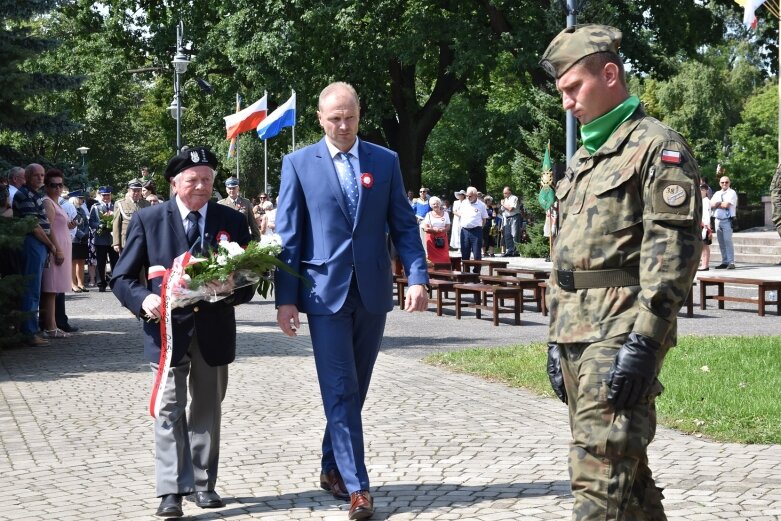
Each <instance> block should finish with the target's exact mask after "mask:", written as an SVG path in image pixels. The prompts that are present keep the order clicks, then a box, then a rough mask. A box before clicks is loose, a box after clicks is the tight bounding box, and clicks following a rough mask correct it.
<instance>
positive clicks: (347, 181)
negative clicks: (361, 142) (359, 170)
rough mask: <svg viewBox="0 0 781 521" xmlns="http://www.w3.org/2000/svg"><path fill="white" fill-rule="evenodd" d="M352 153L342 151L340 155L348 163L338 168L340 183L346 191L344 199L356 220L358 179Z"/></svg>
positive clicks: (343, 190) (353, 218)
mask: <svg viewBox="0 0 781 521" xmlns="http://www.w3.org/2000/svg"><path fill="white" fill-rule="evenodd" d="M351 156H352V154H350V153H349V152H348V153H344V152H341V153H339V157H341V158H342V161H344V162H345V163H347V164H346V165H345V166H344V168H341V169H337V170H338V171H339V184H341V185H342V192H343V193H344V200H345V202H346V203H347V210H348V211H349V212H350V217H352V220H353V222H355V215H356V214H357V213H358V181H356V179H355V169H354V168H353V164H352V163H351V162H350V157H351Z"/></svg>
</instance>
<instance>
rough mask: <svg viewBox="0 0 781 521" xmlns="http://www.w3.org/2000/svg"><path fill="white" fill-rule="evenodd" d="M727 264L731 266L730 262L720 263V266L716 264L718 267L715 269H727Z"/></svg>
mask: <svg viewBox="0 0 781 521" xmlns="http://www.w3.org/2000/svg"><path fill="white" fill-rule="evenodd" d="M727 266H729V264H719V265H718V266H716V268H715V269H717V270H723V269H726V268H727Z"/></svg>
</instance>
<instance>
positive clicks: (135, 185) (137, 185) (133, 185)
mask: <svg viewBox="0 0 781 521" xmlns="http://www.w3.org/2000/svg"><path fill="white" fill-rule="evenodd" d="M127 187H128V188H130V189H131V190H141V181H139V180H138V179H131V180H130V181H128V183H127Z"/></svg>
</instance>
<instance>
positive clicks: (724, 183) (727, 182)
mask: <svg viewBox="0 0 781 521" xmlns="http://www.w3.org/2000/svg"><path fill="white" fill-rule="evenodd" d="M719 184H720V185H728V184H729V181H719Z"/></svg>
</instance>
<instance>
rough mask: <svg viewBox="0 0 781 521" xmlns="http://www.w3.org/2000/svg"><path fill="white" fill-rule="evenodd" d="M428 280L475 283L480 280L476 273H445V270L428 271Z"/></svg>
mask: <svg viewBox="0 0 781 521" xmlns="http://www.w3.org/2000/svg"><path fill="white" fill-rule="evenodd" d="M428 275H429V277H430V278H434V279H442V280H452V281H455V282H462V283H466V282H477V281H479V280H480V275H479V274H478V273H471V272H468V271H445V270H428Z"/></svg>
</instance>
